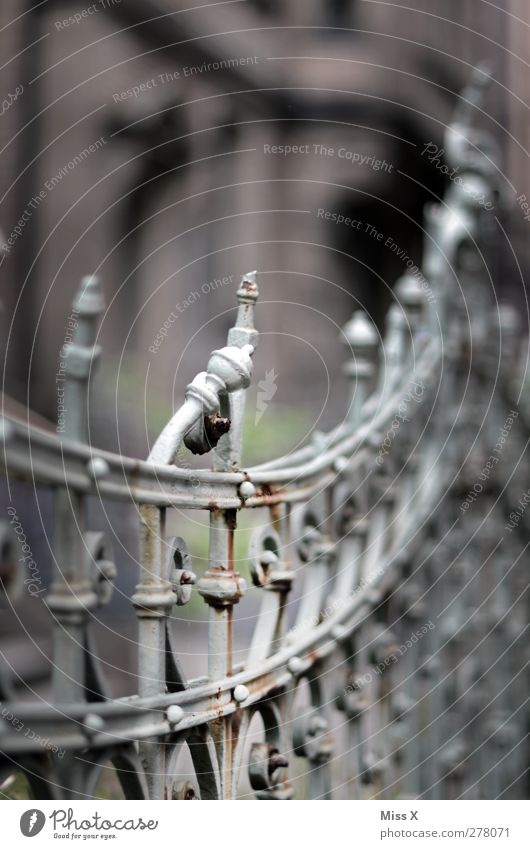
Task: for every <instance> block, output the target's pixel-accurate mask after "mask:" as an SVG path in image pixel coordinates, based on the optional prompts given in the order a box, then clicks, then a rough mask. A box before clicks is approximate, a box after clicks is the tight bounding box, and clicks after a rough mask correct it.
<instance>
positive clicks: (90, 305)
mask: <svg viewBox="0 0 530 849" xmlns="http://www.w3.org/2000/svg"><path fill="white" fill-rule="evenodd" d="M104 309H105V301H104V298H103V292H102V289H101V284H100V281H99V278H98V277H95V276H94V275H89V276H87V277H83V279H82V280H81V283H80V286H79V289H78V291H77V294H76V296H75V298H74V301H73V304H72V315H75V317H76V322H75V329H74V333H73V336H72V338H71V341H68V342H65V344H64V345H63V348H62V350H61V355H60V356H61V360H64V364H65V366H64V371H65V373H66V381H65V387H64V408H65V409H64V422H63V426H62V427H58V429H57V431H58V433H62V434H64V435H65V436H66V437H67V438H68V439H76V440H78V441H80V442H86V441H87V439H88V408H87V401H88V384H89V380H90V376H91V373H92V370H93V368H94V366H95V365H96V363H97V360H98V359H99V357H100V355H101V348H100V347H99V345H96V338H97V330H98V321H99V318H100V316H101V315H102V313H103V310H104ZM60 424H61V423H60V422H59V425H60Z"/></svg>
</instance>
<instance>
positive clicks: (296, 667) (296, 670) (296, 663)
mask: <svg viewBox="0 0 530 849" xmlns="http://www.w3.org/2000/svg"><path fill="white" fill-rule="evenodd" d="M287 668H288V670H289V672H292V674H293V675H299V674H300V672H301V671H302V670H303V668H304V662H303V660H301V658H299V657H296V656H295V657H291V658H290V659H289V662H288V664H287Z"/></svg>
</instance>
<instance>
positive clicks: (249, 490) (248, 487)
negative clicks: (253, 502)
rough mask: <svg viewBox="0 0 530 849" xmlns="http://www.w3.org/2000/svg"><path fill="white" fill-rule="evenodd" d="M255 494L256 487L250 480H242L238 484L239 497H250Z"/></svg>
mask: <svg viewBox="0 0 530 849" xmlns="http://www.w3.org/2000/svg"><path fill="white" fill-rule="evenodd" d="M255 494H256V487H255V486H254V484H253V483H251V482H250V481H243V483H241V484H240V485H239V495H240V496H241V498H245V499H246V498H252V496H253V495H255Z"/></svg>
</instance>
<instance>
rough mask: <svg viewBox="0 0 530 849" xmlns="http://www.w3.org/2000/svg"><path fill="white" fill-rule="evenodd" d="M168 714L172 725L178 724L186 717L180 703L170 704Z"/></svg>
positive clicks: (168, 719)
mask: <svg viewBox="0 0 530 849" xmlns="http://www.w3.org/2000/svg"><path fill="white" fill-rule="evenodd" d="M166 716H167V721H168V722H169V724H170V725H178V724H179V722H181V721H182V720H183V718H184V711H183V710H182V708H181V707H180V705H170V706H169V707H168V709H167V711H166Z"/></svg>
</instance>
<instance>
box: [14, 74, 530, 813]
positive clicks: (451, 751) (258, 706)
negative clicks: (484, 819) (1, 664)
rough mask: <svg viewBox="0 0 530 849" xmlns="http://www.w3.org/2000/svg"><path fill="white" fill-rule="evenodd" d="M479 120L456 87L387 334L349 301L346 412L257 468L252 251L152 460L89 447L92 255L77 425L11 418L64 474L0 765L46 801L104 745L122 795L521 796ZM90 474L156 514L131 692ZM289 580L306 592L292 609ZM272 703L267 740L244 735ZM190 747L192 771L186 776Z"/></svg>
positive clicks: (73, 387) (508, 535)
mask: <svg viewBox="0 0 530 849" xmlns="http://www.w3.org/2000/svg"><path fill="white" fill-rule="evenodd" d="M473 93H474V89H473V88H472V89H471V90H470V92H468V95H469V96H471V95H473ZM467 99H469V97H468V98H467ZM464 102H466V98H464ZM475 141H476V139H475V137H474V136H473V135H472V133H471V131H470V126H469V114H468V113H467V112H466V111H465V110H463V111H461V112H460V113H459V114H458V115H457V117H456V120H455V122H454V123H453V124H452V125H451V126H450V127H449V129H448V133H447V144H446V155H447V157H448V161H449V163H450V164H451V166H452V167H453V168H454V169H456V172H455V171H454V172H453V174H454V173H457V174H458V177H459V179H451V182H450V186H449V189H448V192H447V195H446V198H445V200H444V202H443V203H441V204H437V205H432V206H431V208H430V209H429V211H428V216H427V220H426V227H425V247H424V257H425V261H424V267H423V269H422V270H420V269H417V268H415V267H410V268H409V269H408V270H407V272H406V274H405V275H404V276H403V277H402V278H401V280H400V281H399V282H398V284H397V286H396V289H395V296H396V297H395V302H394V305H393V306H392V307H391V308H390V311H389V314H388V320H387V325H386V331H385V336H384V342H383V344H382V345H379V337H378V334H377V332H376V330H375V328H374V327H373V325H371V323H370V321H369V320H368V318H367V316H366V315H365V314H364V313H363V312H361V311H359V312H356V313H355V314H354V316H353V318H352V319H351V321H349V322H348V323H347V324H346V326H345V328H344V332H343V335H342V340H341V341H342V342H343V343H344V347H345V350H346V352H347V362H346V366H345V370H344V371H345V375H346V376H347V378H348V379H349V381H350V383H351V399H350V402H349V405H348V410H347V416H346V418H345V420H344V421H343V422H342V423H341V424H340V425H339V426H337V427H336V428H335V429H334V430H332V431H330V432H329V433H326V434H321V433H319V434H316V435H315V436H314V438H313V439H312V440H311V441H310V443H309V444H308V445H306V446H305V447H303V448H301V449H299V450H296V451H294V452H293V453H291V454H290V455H289V456H286V457H282V458H280V459H276V460H273V461H271V462H267V463H263V464H261V465H258V466H255V467H252V468H247V467H246V466H245V465H244V461H243V460H242V455H241V450H242V426H243V416H244V410H245V394H246V390H247V388H248V387H249V385H250V382H251V375H252V355H253V353H254V351H255V349H256V346H257V344H258V331H257V330H256V328H255V313H256V303H257V301H258V286H257V282H256V273H255V272H252V273H251V274H246V275H244V276H243V279H242V282H241V285H240V288H239V291H238V293H237V298H238V303H239V310H238V314H237V320H236V322H235V325H234V327H233V328H232V329H231V330H230V332H229V334H228V340H227V346H226V347H224V348H222V349H220V350H217V351H214V352H213V353H212V354H211V356H210V359H209V360H208V363H207V367H206V371H203V372H201V373H200V374H198V375H197V377H196V378H195V379H194V380H193V381H192V382H191V384H190V385H189V386H188V387H187V389H186V396H185V401H184V403H183V405H182V406H181V407H180V408H179V409H178V410H177V412H176V413H175V415H174V416H173V418H172V419H171V420H170V422H169V423H168V424H167V426H166V427H165V428H164V430H163V431H162V433H161V434H160V436H159V437H158V439H157V440H156V442H155V444H154V446H153V448H152V451H151V453H150V455H149V457H148V459H147V460H145V461H142V460H139V459H135V458H134V459H133V458H129V457H125V456H121V455H117V454H113V453H109V452H106V451H101V450H98V449H96V448H94V447H93V446H92V445H90V444H89V440H88V433H87V421H88V414H87V411H88V402H89V394H90V392H89V387H90V377H91V373H92V370H93V368H94V366H95V363H96V360H97V359H98V357H99V354H100V351H99V348H98V345H97V328H98V318H99V316H100V315H101V313H102V310H103V297H102V292H101V289H100V284H99V282H98V280H97V279H96V278H95V277H89V278H86V279H85V280H83V281H82V283H81V287H80V290H79V294H78V296H77V299H76V302H75V304H74V307H75V310H76V314H77V321H78V327H77V329H76V331H75V335H74V338H73V339H72V341H71V342H70V343H69V344H68V345H67V346H66V349H65V352H64V353H65V357H64V359H65V397H64V419H63V421H62V422H61V428H60V429H59V430H61V431H63V432H61V433H58V434H57V435H55V434H52V435H50V434H49V433H46V432H44V431H42V430H40V429H38V428H36V427H30V426H27V424H25V423H21V422H20V421H18V420H16V419H14V418H12V419H10V418H7V417H6V418H4V420H3V429H2V454H3V464H4V468H5V472H6V474H7V475H8V477H9V478H12V477H22V478H23V479H26V480H30V481H31V482H32V484H33V485H34V486H35V487H51V488H52V490H53V492H54V498H55V547H54V552H53V560H54V578H53V583H52V585H51V587H50V589H49V591H48V593H47V594H46V597H45V602H43V603H45V604H46V605H47V608H48V610H49V613H50V616H51V621H52V625H53V634H54V637H53V659H52V668H53V681H52V686H53V698H52V699H51V700H49V701H48V702H47V701H44V700H35V699H33V700H30V701H28V700H24V701H21V700H18V701H17V700H15V698H14V692H13V688H12V685H11V682H10V681H9V680H8V676H7V675H6V674H5V672H4V673H3V674H2V691H3V692H2V694H1V695H2V712H1V718H0V750H1V760H0V769H1V771H2V772H1V775H3V776H5V775H9V774H10V773H12V772H13V770H14V769H15V768H16V769H20V770H22V771H23V773H24V774H25V775H26V776H27V779H28V781H29V784H30V786H31V788H32V792H33V793H34V794H35V796H36V797H37V798H50V797H51V798H87V797H88V798H90V797H92V796H94V794H95V792H96V786H97V782H98V779H99V776H100V774H101V772H102V770H103V769H104V768H105V765H106V764H108V763H112V764H113V765H114V767H115V769H116V772H117V774H118V777H119V780H120V783H121V786H122V789H123V793H124V795H125V797H126V798H155V799H179V798H182V799H194V798H201V799H221V798H233V797H237V796H238V795H241V792H242V791H241V786H242V785H241V780H242V775H243V774H244V772H247V773H248V780H249V783H250V787H251V788H252V790H253V792H254V793H255V795H256V796H257V797H258V798H260V799H288V798H291V797H292V796H293V795H294V794H295V793H298V795H299V796H308V797H310V798H318V799H327V798H330V797H331V794H332V789H333V792H334V794H335V795H338V796H343V797H344V796H346V797H348V798H366V797H375V798H400V797H401V798H411V797H419V796H423V797H426V798H433V797H443V798H447V797H449V798H451V797H459V796H464V797H466V798H481V797H485V798H490V797H494V796H497V795H501V794H505V795H508V796H509V795H518V794H519V795H520V794H521V792H522V790H523V786H524V785H523V781H524V772H525V762H526V755H527V752H526V750H525V746H524V739H525V735H526V730H527V723H528V711H527V697H526V696H525V692H526V689H527V685H528V675H527V664H528V659H527V658H528V647H527V645H526V644H525V642H524V632H525V621H526V602H525V597H524V588H525V584H524V565H525V558H524V550H525V546H523V541H524V534H523V535H522V536H521V534H520V533H519V531H520V530H521V529H523V528H524V527H526V519H525V516H524V515H523V514H524V511H522V512H521V511H519V512H515V509H516V505H517V499H519V500H520V494H521V492H523V491H524V490H525V488H526V487H525V486H524V485H523V481H524V470H523V471H521V468H520V466H518V464H517V462H516V460H517V458H518V457H519V456H520V455H522V451H523V450H524V446H525V445H526V430H525V425H524V423H523V415H522V414H521V415H520V411H519V407H518V404H517V401H516V400H510V394H509V393H510V388H509V380H508V378H509V377H510V376H512V375H513V373H514V361H513V355H514V351H515V349H516V344H517V338H516V334H517V331H516V326H515V322H514V316H513V314H512V312H511V311H510V310H508V309H506V308H504V309H500V310H499V308H498V306H497V305H496V304H495V301H494V298H493V296H488V292H489V291H490V292H492V291H493V289H492V287H491V286H490V285H488V279H487V266H486V263H485V262H484V259H483V256H482V251H483V249H484V246H485V244H486V245H487V240H488V233H489V230H488V216H489V215H491V214H492V213H491V207H493V205H494V203H495V200H496V197H497V196H496V194H495V179H494V174H495V166H494V164H492V160H491V158H488V157H487V156H484V155H480V156H479V155H478V153H477V149H476V146H475ZM488 204H489V205H490V206H488ZM462 293H465V297H463V296H462ZM258 324H259V322H258ZM499 327H500V329H501V332H502V335H503V344H502V347H500V348H499V351H500V356H499V357H497V356H496V354H495V350H494V349H493V348H492V344H491V339H492V337H493V335H494V333H495V330H496V329H497V330H498V328H499ZM377 363H378V365H377ZM486 397H487V405H483V404H482V401H483V399H484V398H486ZM484 406H487V410H486V412H487V415H484ZM481 421H482V426H481V425H480V422H481ZM475 424H476V425H477V427H476V428H474V425H475ZM183 446H186V447H187V448H188V449H190V450H191V451H192V452H194V453H199V454H203V453H204V454H205V453H208V452H213V456H214V462H213V467H212V468H211V469H204V470H193V472H191V471H190V469H189V468H183V467H179V465H177V464H176V460H177V459H178V457H180V456H182V448H183ZM501 455H502V456H501ZM510 457H511V461H510V462H509V458H510ZM507 458H508V459H507ZM503 463H505V468H506V469H508V468H509V470H510V471H509V473H508V472H501V471H500V469H501V466H502V464H503ZM93 496H95V497H97V498H98V499H101V500H108V499H114V500H118V501H122V502H128V503H130V502H133V503H134V504H136V505H137V506H138V510H139V516H140V522H139V524H140V547H141V568H140V575H139V580H138V585H137V588H136V591H135V593H134V595H133V596H132V598H131V603H132V605H133V606H134V610H135V612H136V615H137V618H138V645H137V648H138V658H137V664H138V667H137V672H138V687H139V689H138V693H137V694H136V695H134V696H130V697H126V698H112V697H111V695H110V693H109V692H108V690H107V689H106V685H105V683H104V680H103V676H102V675H101V674H100V668H99V664H98V661H97V659H96V656H95V652H94V651H93V650H92V644H91V619H92V617H93V615H94V611H95V610H96V608H97V607H98V606H102V605H107V604H108V602H109V599H110V596H111V593H112V584H113V581H114V579H115V577H116V569H115V566H114V565H113V562H112V555H111V553H110V551H111V550H110V545H109V541H108V540H107V539H106V537H105V535H104V534H102V533H100V532H98V531H97V530H94V529H92V528H90V527H88V525H87V518H86V515H87V514H86V503H87V500H88V499H89V498H91V497H93ZM176 508H179V509H181V508H186V509H192V510H197V511H206V512H207V513H208V514H209V565H208V569H207V570H206V571H205V572H204V574H201V575H200V576H198V577H196V575H195V574H194V571H193V570H194V566H193V558H192V554H191V553H190V552H189V551H188V547H187V545H186V542H185V541H184V540H183V539H182V538H180V537H176V538H175V537H169V536H168V534H167V532H166V524H167V523H166V517H167V515H168V511H171V510H174V509H176ZM242 511H256V514H257V515H258V517H259V524H258V527H257V528H256V530H255V531H254V534H253V536H252V540H251V544H250V548H249V551H248V564H249V570H250V575H251V577H252V581H253V583H254V584H255V586H256V587H258V588H260V592H261V596H262V600H261V609H260V612H259V614H258V616H257V619H256V622H255V627H254V629H253V634H252V638H251V640H250V644H249V646H248V654H247V658H246V660H245V662H243V663H235V661H234V651H233V622H234V617H235V616H236V614H237V611H239V610H241V609H244V606H245V591H246V586H245V581H244V580H243V578H242V577H241V575H240V574H239V573H238V571H237V569H236V565H237V564H236V563H235V561H234V537H235V535H236V534H237V527H238V519H239V516H240V514H241V513H242ZM510 511H511V513H512V517H511V518H510ZM514 517H516V518H514ZM510 522H512V528H511V529H510V528H508V524H509V523H510ZM13 534H14V532H13V526H12V523H9V522H7V523H4V525H3V528H2V548H1V557H2V591H3V598H4V602H5V603H7V604H10V605H13V604H15V603H16V593H17V589H18V588H19V586H20V584H21V582H22V583H23V581H24V579H26V580H27V579H28V575H29V577H30V578H31V572H28V573H27V574H26V573H25V572H24V569H23V564H24V558H21V560H18V558H17V552H18V550H19V549H18V546H19V545H20V539H16V538H14V535H13ZM15 536H16V534H15ZM295 579H296V581H300V580H303V591H302V592H301V593H300V594H299V595H300V601H299V603H298V605H297V607H296V619H295V621H294V622H291V623H290V622H289V621H288V616H289V612H290V609H291V607H294V605H290V600H289V599H290V592H291V589H292V585H293V581H294V580H295ZM193 593H197V594H199V596H200V597H202V599H203V601H204V604H205V605H207V608H208V612H209V620H208V626H207V627H208V673H207V676H205V677H204V678H201V679H198V680H187V679H186V677H185V675H184V672H183V670H182V666H181V663H180V661H179V647H178V646H177V645H175V640H174V635H173V633H172V628H171V620H172V611H173V610H174V606H175V605H180V606H182V605H185V604H186V603H188V602H189V600H190V598H191V596H192V594H193ZM256 715H259V716H260V717H261V720H262V728H263V732H262V739H261V741H259V742H253V743H252V744H251V745H250V746H249V745H247V743H246V740H247V737H248V734H249V729H250V726H251V722H252V720H253V717H254V716H256ZM21 728H25V729H30V730H31V734H26V733H24V734H21V733H20V729H21ZM332 729H333V734H332ZM43 740H45V741H47V744H46V746H43V745H42V741H43ZM186 749H187V750H188V753H189V755H190V756H191V760H192V763H193V768H194V772H195V775H194V777H193V779H192V780H190V781H188V782H185V783H183V782H182V781H181V780H180V779H179V775H180V770H179V759H180V758H181V757H183V756H184V751H185V750H186ZM295 762H296V769H295V773H296V780H294V781H291V780H290V779H289V777H288V774H289V768H290V767H293V765H294V763H295Z"/></svg>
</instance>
